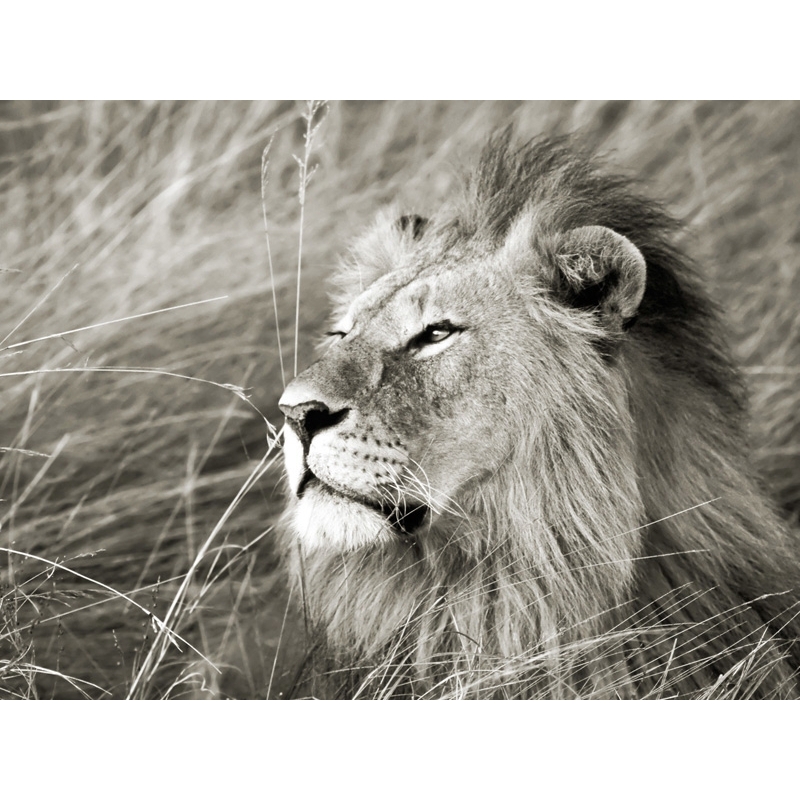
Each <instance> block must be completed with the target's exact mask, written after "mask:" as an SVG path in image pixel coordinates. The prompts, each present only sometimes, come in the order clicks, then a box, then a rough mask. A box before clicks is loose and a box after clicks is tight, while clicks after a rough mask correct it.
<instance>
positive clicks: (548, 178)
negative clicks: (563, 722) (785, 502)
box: [285, 135, 800, 698]
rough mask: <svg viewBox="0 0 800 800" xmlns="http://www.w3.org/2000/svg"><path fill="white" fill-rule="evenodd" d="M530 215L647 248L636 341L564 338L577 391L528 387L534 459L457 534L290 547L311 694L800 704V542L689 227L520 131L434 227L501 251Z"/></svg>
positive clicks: (486, 158)
mask: <svg viewBox="0 0 800 800" xmlns="http://www.w3.org/2000/svg"><path fill="white" fill-rule="evenodd" d="M531 211H532V213H533V214H534V215H535V216H536V219H537V221H538V224H539V225H540V226H542V228H543V229H548V230H552V231H554V232H558V231H569V230H571V229H574V228H578V227H580V226H588V225H597V226H605V227H608V228H610V229H612V230H613V231H616V232H617V233H619V234H622V235H623V236H625V237H627V238H628V239H629V240H630V241H631V242H633V244H635V245H636V247H638V249H639V250H640V251H641V253H642V254H643V256H644V258H645V260H646V264H647V284H646V290H645V295H644V299H643V301H642V303H641V306H640V308H639V313H638V316H637V318H636V320H635V324H634V325H633V326H632V327H631V328H630V330H628V331H626V332H625V334H624V341H623V343H622V344H621V345H620V347H619V349H618V350H617V351H615V353H614V354H613V355H609V356H607V357H603V355H602V353H601V354H600V355H598V356H597V357H594V358H587V355H586V353H585V352H583V351H581V352H577V351H574V350H570V349H565V348H564V347H563V346H562V340H561V339H560V338H559V336H558V331H555V330H554V331H553V337H552V342H553V347H552V351H551V352H548V353H547V358H549V359H551V360H552V362H553V364H555V365H556V366H557V367H558V369H559V370H560V371H561V374H562V375H563V382H562V383H561V384H560V385H558V386H554V385H536V386H531V387H530V400H531V402H530V404H529V405H527V406H526V407H521V408H518V409H516V419H517V421H518V431H516V433H518V436H519V440H520V443H521V444H520V446H519V447H518V448H517V449H516V450H515V454H514V463H512V464H509V465H507V467H508V468H504V469H503V470H501V471H499V472H498V474H496V475H495V476H493V477H492V479H491V480H487V481H486V482H485V483H484V484H483V485H482V486H481V487H479V491H476V492H474V493H473V494H474V497H473V499H472V500H471V501H470V504H469V507H467V508H466V509H465V511H466V512H467V514H468V520H469V524H468V525H467V526H466V527H463V528H461V529H460V530H459V531H458V532H457V533H454V532H453V531H442V532H438V533H437V532H433V533H432V535H431V536H430V537H427V538H426V537H420V541H419V542H417V543H416V544H415V545H413V546H412V545H409V544H407V543H404V542H401V541H400V540H398V542H397V543H395V544H393V545H386V544H385V543H381V544H380V545H376V546H375V547H364V548H361V549H358V550H354V551H350V552H334V551H328V550H326V549H324V548H323V549H317V550H313V551H309V552H305V551H303V549H302V548H301V547H300V546H299V545H298V543H297V542H296V541H295V540H294V539H293V538H292V537H290V536H288V535H287V537H286V542H285V552H286V558H287V561H288V563H289V567H290V570H291V572H292V575H293V576H294V579H295V584H296V586H297V591H298V592H299V593H300V594H301V595H302V604H303V608H304V611H305V614H306V617H307V620H308V624H309V627H310V630H311V632H312V634H313V636H314V641H315V644H314V647H313V649H312V655H311V661H310V664H311V669H310V673H309V674H310V678H309V682H307V683H306V684H304V689H303V691H304V692H311V693H314V694H318V695H320V694H322V695H326V696H368V697H389V696H393V697H433V696H453V697H514V698H524V697H662V696H678V697H697V696H702V697H732V696H735V697H789V696H794V695H795V694H796V692H797V682H796V677H795V676H796V672H797V669H798V666H800V645H798V638H800V637H799V636H798V635H799V634H800V624H798V621H797V614H798V595H799V593H800V570H799V569H798V558H797V547H796V544H795V541H794V539H793V538H792V535H791V534H790V532H789V530H787V528H786V527H785V526H784V524H783V523H782V522H781V520H780V518H779V516H778V515H777V514H776V512H775V510H774V509H773V508H772V507H771V505H770V502H769V501H768V500H767V499H766V497H765V495H764V493H763V491H762V490H761V489H760V488H759V486H758V483H757V478H756V476H755V475H753V474H752V473H751V469H750V466H749V451H748V446H747V436H746V404H745V395H744V392H743V389H742V386H741V383H740V380H739V377H738V374H737V370H736V369H735V367H734V366H733V364H732V362H731V358H730V357H729V355H728V351H727V349H726V347H725V344H724V337H723V335H722V329H721V325H720V322H719V319H720V318H719V314H718V311H717V310H716V309H715V308H714V307H713V305H712V303H711V302H710V300H709V298H708V297H707V296H706V294H705V292H704V291H703V289H702V288H701V286H700V284H699V282H698V279H697V277H696V269H695V267H694V266H693V264H692V263H691V261H690V260H689V259H688V258H687V256H686V255H684V254H683V253H682V252H681V250H680V249H678V248H677V247H676V246H675V245H674V243H673V241H674V237H675V234H676V233H677V232H678V231H679V229H680V226H679V224H678V223H676V221H675V220H673V219H672V218H671V217H670V216H669V215H667V214H666V213H665V212H664V211H663V210H662V209H661V208H660V207H659V206H658V205H657V204H655V203H653V202H651V201H650V200H648V199H646V198H645V197H643V196H641V194H640V192H639V190H638V189H637V188H636V187H635V184H634V183H633V182H632V181H631V180H629V179H627V178H622V177H619V176H615V175H609V174H607V172H606V171H605V168H604V167H603V166H602V165H601V164H600V163H599V162H597V161H596V160H595V159H594V158H592V157H590V156H588V155H586V154H582V153H581V152H579V151H577V150H576V149H575V146H574V143H570V142H565V141H564V140H559V141H552V140H550V141H542V140H540V141H535V142H533V143H530V144H527V145H525V146H522V147H515V146H513V145H512V144H511V143H510V136H509V135H504V136H501V137H497V138H495V139H494V140H493V141H492V142H491V143H490V145H489V146H488V147H487V148H486V150H485V151H484V153H483V156H482V158H481V160H480V162H479V166H478V168H477V170H476V171H475V172H474V173H473V174H472V177H471V179H470V180H469V181H468V182H467V183H466V188H465V191H464V193H463V196H462V197H461V199H460V200H459V201H458V202H457V203H456V204H455V205H454V206H453V207H451V208H450V209H449V210H447V211H445V212H443V213H442V215H440V217H439V218H438V219H436V218H434V220H432V222H431V225H437V226H438V230H439V231H440V233H441V235H442V236H444V238H445V239H448V237H449V241H450V242H451V243H452V245H453V246H456V245H457V244H458V243H459V242H465V241H472V240H480V241H482V242H490V243H495V244H496V246H497V247H499V246H500V244H501V243H502V242H503V241H504V240H505V238H506V237H507V235H508V233H509V231H510V230H512V227H513V225H514V223H515V221H516V220H517V219H518V218H519V217H520V215H521V214H523V212H526V213H531ZM371 237H372V238H371V239H370V242H371V243H369V242H368V243H367V244H362V245H361V251H360V253H361V260H362V264H363V263H365V262H366V261H368V259H366V258H364V252H365V250H368V249H369V248H370V247H375V246H376V245H375V234H374V233H373V234H371ZM541 246H542V247H543V248H545V249H546V247H547V244H546V242H545V243H544V244H542V245H541ZM510 377H511V376H505V375H501V374H498V375H496V376H495V379H496V381H497V385H498V386H502V384H503V382H504V381H506V380H508V379H509V378H510ZM541 408H550V409H554V410H553V413H552V414H550V416H549V418H548V419H547V420H545V421H544V422H543V421H542V420H541V418H540V415H539V413H538V410H539V409H541ZM534 424H536V425H538V426H539V436H538V437H537V438H536V439H535V440H534V439H533V438H531V437H530V436H529V435H528V431H529V429H530V428H532V427H533V426H534ZM542 425H544V426H545V428H544V429H542V427H541V426H542ZM534 475H535V476H536V478H535V480H534Z"/></svg>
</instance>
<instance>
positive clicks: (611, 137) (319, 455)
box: [0, 100, 800, 700]
mask: <svg viewBox="0 0 800 800" xmlns="http://www.w3.org/2000/svg"><path fill="white" fill-rule="evenodd" d="M798 131H800V103H798V102H792V101H733V100H726V101H696V100H691V101H643V100H637V101H620V100H614V101H600V100H590V101H552V100H551V101H538V102H532V101H531V102H529V101H526V102H522V101H484V102H478V101H474V102H473V101H429V100H426V101H305V100H299V101H255V102H246V101H207V100H203V101H180V102H178V101H175V102H172V101H99V100H93V101H67V100H60V101H52V102H50V101H43V100H37V101H22V100H11V101H3V102H2V103H0V286H1V287H2V288H1V289H0V296H2V299H3V308H4V313H3V318H2V320H3V321H2V330H0V397H1V398H2V400H1V402H2V408H3V413H2V415H1V416H0V697H2V698H8V699H12V698H15V699H48V700H49V699H196V700H199V699H246V700H254V699H307V698H316V699H328V700H332V699H373V700H376V699H478V700H494V699H561V700H565V699H714V700H722V699H793V698H796V697H797V696H798V694H800V411H799V410H798V399H799V398H800V136H799V135H798Z"/></svg>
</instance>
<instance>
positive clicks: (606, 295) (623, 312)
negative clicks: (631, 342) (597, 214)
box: [556, 225, 647, 331]
mask: <svg viewBox="0 0 800 800" xmlns="http://www.w3.org/2000/svg"><path fill="white" fill-rule="evenodd" d="M556 258H557V260H558V269H559V275H558V278H557V283H558V292H559V294H560V295H561V299H562V300H563V301H564V302H566V303H567V304H569V305H571V306H573V307H574V308H585V309H591V308H594V309H597V310H598V311H599V312H600V315H601V317H602V319H603V322H604V324H605V325H606V326H607V327H608V328H609V329H610V330H613V331H621V330H624V329H625V328H626V327H628V324H629V323H630V322H631V321H632V320H633V319H634V317H635V316H636V313H637V311H638V309H639V304H640V303H641V302H642V297H643V296H644V288H645V281H646V276H647V267H646V265H645V260H644V256H643V255H642V254H641V252H640V251H639V249H638V248H637V247H636V246H635V245H634V244H633V242H631V241H630V240H629V239H626V238H625V237H624V236H621V235H620V234H618V233H615V232H614V231H612V230H611V229H610V228H604V227H601V226H599V225H590V226H587V227H585V228H575V229H574V230H571V231H569V232H568V233H566V234H564V235H563V236H562V237H561V239H560V240H559V242H558V246H557V256H556Z"/></svg>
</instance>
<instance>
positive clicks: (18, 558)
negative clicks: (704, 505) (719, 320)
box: [0, 101, 800, 698]
mask: <svg viewBox="0 0 800 800" xmlns="http://www.w3.org/2000/svg"><path fill="white" fill-rule="evenodd" d="M306 108H307V107H306V105H305V103H295V102H255V103H243V102H216V103H215V102H158V103H135V102H89V103H81V102H52V103H51V102H30V103H27V102H19V101H14V102H5V103H2V104H0V286H1V287H2V289H1V290H0V292H1V296H2V307H3V315H2V330H0V340H2V344H0V398H2V399H1V400H0V402H1V403H2V409H3V413H2V415H0V498H1V499H2V502H0V524H1V527H0V547H2V548H4V549H2V550H0V598H2V606H1V607H0V696H8V697H14V696H16V697H82V696H89V697H125V696H128V694H132V695H133V696H139V697H184V696H185V697H201V696H208V697H243V698H250V697H264V696H265V695H266V694H267V692H268V691H269V692H270V694H271V696H281V693H283V692H286V691H288V689H289V688H290V687H291V683H292V678H293V671H294V669H295V667H296V665H297V663H298V661H299V660H300V659H301V657H302V650H303V640H302V623H301V621H300V619H299V616H298V614H297V612H296V610H295V609H294V607H293V606H292V605H291V604H290V605H287V597H286V593H285V590H284V586H283V580H282V578H281V575H280V572H279V571H278V570H276V563H277V560H276V553H275V552H274V549H273V546H272V538H273V537H272V536H271V530H272V527H273V526H274V525H275V523H276V521H277V518H278V516H279V513H280V510H281V505H282V499H281V490H280V464H279V463H277V464H276V465H274V466H273V467H271V468H270V469H268V470H267V471H266V473H265V474H264V475H263V477H261V478H260V479H259V480H258V481H257V482H256V484H255V485H254V486H253V488H252V489H251V490H250V491H249V492H248V493H247V495H246V496H245V497H244V498H243V499H242V500H241V501H240V502H239V503H238V504H236V506H235V508H234V509H233V510H232V512H231V513H230V515H229V516H227V517H226V518H225V520H224V524H222V526H221V527H219V530H218V534H217V536H216V537H215V539H214V541H213V542H212V544H211V547H210V549H209V552H208V553H207V554H206V555H205V557H204V558H203V559H202V561H201V562H200V564H199V567H198V568H197V569H196V570H195V571H193V572H192V577H191V580H190V581H189V585H188V593H187V594H186V595H185V597H183V599H182V601H181V603H180V609H179V610H180V612H181V613H180V614H179V615H178V616H175V617H171V619H172V620H173V623H174V624H173V625H172V629H173V630H174V631H175V633H177V634H178V635H180V636H181V637H183V638H184V639H185V640H186V641H187V642H188V643H190V644H191V646H192V647H194V648H196V650H197V651H199V652H200V653H202V654H203V655H204V656H205V658H206V660H203V659H201V658H200V656H199V655H198V654H197V652H195V651H193V650H192V649H191V648H189V647H188V646H187V645H186V644H182V643H178V644H179V645H180V650H179V649H178V647H176V646H170V647H169V648H168V649H167V650H166V651H165V653H164V654H163V657H160V656H159V658H157V659H156V660H155V661H154V662H151V665H150V667H149V668H148V669H146V670H145V671H144V672H141V671H142V669H143V666H146V665H145V661H144V660H145V657H146V656H147V654H148V653H149V652H150V651H151V648H152V646H153V643H154V639H155V636H156V630H157V623H154V622H153V620H152V619H151V617H150V616H149V615H150V614H153V615H155V616H156V617H159V618H163V616H164V615H165V614H166V613H167V610H168V608H169V606H170V603H171V602H172V600H173V598H174V597H175V593H176V591H177V589H178V586H179V584H180V583H181V581H182V580H183V578H184V576H185V575H186V574H187V571H188V570H189V569H190V566H191V564H192V562H193V560H194V557H195V555H196V554H197V553H198V551H199V549H200V548H201V547H202V546H203V543H204V542H205V541H206V540H207V539H208V537H209V535H210V534H211V532H212V531H213V530H214V529H215V526H217V525H218V522H219V521H220V519H221V518H222V517H223V515H224V514H225V512H226V510H227V509H229V506H230V505H231V502H232V501H233V499H234V497H235V496H236V495H237V492H239V490H240V488H241V487H242V486H243V485H244V484H245V481H247V479H248V476H250V475H251V474H252V473H253V472H254V470H255V469H256V468H257V465H258V464H259V462H260V460H261V459H263V458H264V457H265V455H266V454H267V452H268V437H269V429H268V426H267V423H266V422H265V419H264V418H263V417H262V416H261V414H259V413H258V411H256V410H254V408H253V406H254V407H255V409H258V410H259V411H260V412H261V413H263V415H264V417H266V418H267V419H268V420H270V421H271V422H272V423H273V424H275V425H279V424H280V419H279V415H278V414H277V413H276V410H277V409H276V401H277V398H278V396H279V395H280V392H281V390H282V377H281V368H280V362H279V358H278V347H277V336H276V321H275V315H274V312H273V298H272V290H273V281H272V280H271V279H270V267H269V260H268V251H267V244H266V241H265V232H264V225H263V219H262V201H261V154H262V150H263V149H264V147H265V145H266V144H267V143H268V142H269V141H270V138H271V137H272V136H273V135H274V139H273V143H272V147H271V150H270V156H269V172H268V184H267V187H266V193H265V205H266V214H267V219H268V229H269V244H270V253H271V256H272V262H273V270H274V290H275V293H276V301H277V308H278V317H279V319H278V324H279V328H280V337H281V344H282V352H283V361H284V368H285V370H286V374H287V375H289V376H290V375H291V373H292V362H293V359H294V336H295V311H296V309H295V292H296V271H297V248H298V237H299V218H300V214H299V212H300V205H299V202H298V165H297V163H296V161H295V159H294V156H299V157H301V158H302V156H303V153H304V145H305V141H304V134H305V132H306V129H307V125H306V120H305V119H304V118H303V115H304V114H305V113H306ZM314 121H315V122H316V121H321V127H320V129H319V132H318V135H317V136H316V138H315V141H314V149H313V152H312V154H311V160H310V166H312V167H314V166H315V167H316V171H315V172H314V174H313V176H312V178H311V181H310V184H309V187H308V191H307V196H306V201H305V214H304V225H303V260H302V285H301V301H300V306H299V319H300V330H299V350H298V353H297V358H298V362H299V366H300V368H301V369H302V368H303V367H304V366H305V365H307V364H308V363H309V362H310V361H311V360H312V358H313V346H314V340H315V334H317V333H319V332H321V331H322V330H324V327H325V317H326V314H327V304H326V279H327V277H328V276H329V275H330V274H331V272H332V270H333V269H334V268H335V264H336V259H337V254H338V253H340V252H342V250H343V249H344V248H345V247H346V246H347V243H348V241H349V240H350V239H351V238H352V237H353V235H354V234H356V233H357V232H358V231H359V229H360V228H361V227H362V226H363V225H365V224H366V223H368V222H369V221H370V219H371V217H372V215H373V214H374V212H375V210H376V208H378V207H379V206H381V205H383V204H386V203H392V202H395V203H397V204H398V208H399V209H400V210H409V211H411V210H413V211H418V212H420V213H423V214H424V213H426V212H430V211H433V210H435V209H436V207H437V205H438V204H439V203H440V202H441V201H442V200H443V199H444V198H446V196H447V195H448V193H449V192H451V191H452V190H453V189H454V188H455V186H457V184H458V183H459V181H460V168H461V166H462V165H464V164H469V162H470V161H471V159H472V158H473V157H474V155H475V153H476V152H477V150H478V149H479V147H480V145H481V144H482V143H483V142H484V141H485V139H486V137H487V136H488V135H489V134H490V133H491V132H492V131H493V130H495V129H496V128H498V127H500V126H504V125H506V124H509V123H514V124H515V126H516V128H517V131H518V134H519V136H520V137H521V138H524V137H528V136H532V135H537V134H540V133H549V134H561V133H567V132H571V131H580V132H581V133H582V134H583V135H584V136H585V137H586V140H587V141H588V143H589V144H590V145H591V146H592V147H594V148H596V149H597V150H599V151H602V152H604V153H609V154H610V159H611V161H612V163H614V164H616V165H618V166H619V167H620V168H621V169H622V170H624V171H627V172H630V173H633V174H635V175H637V176H638V177H639V178H640V179H641V181H642V182H643V184H644V187H645V190H646V191H647V192H649V193H650V194H652V195H654V196H656V197H660V198H662V199H663V200H664V201H665V202H666V203H667V205H668V207H669V209H670V210H671V211H672V212H673V213H675V214H676V215H678V216H680V217H682V218H683V219H685V220H686V222H687V234H686V237H685V241H684V245H685V246H686V248H687V249H688V250H689V252H690V253H691V254H692V255H694V256H695V257H696V258H697V259H698V260H699V261H700V263H701V264H702V265H703V272H704V274H705V275H706V277H707V280H708V286H709V290H710V291H711V293H712V294H713V296H714V297H715V298H716V299H717V300H718V301H719V302H720V303H721V305H722V307H723V309H724V318H725V321H726V323H727V324H728V327H729V329H730V332H731V340H732V343H733V345H734V348H735V352H736V355H737V357H738V358H739V360H740V362H741V363H742V365H743V366H744V368H745V371H746V375H747V378H748V381H749V384H750V387H751V393H752V406H753V431H752V435H753V447H754V462H755V463H756V465H757V467H758V468H759V469H760V470H761V473H762V474H763V476H764V482H765V486H766V487H767V490H768V491H769V492H770V493H771V495H772V496H773V497H774V498H775V500H776V502H777V503H778V504H779V505H780V506H781V507H782V508H783V510H784V511H785V513H786V515H787V516H788V517H789V518H790V519H791V520H792V523H793V524H794V525H795V526H797V524H798V517H799V516H800V418H798V411H797V400H798V396H799V395H800V314H798V311H799V310H800V213H799V212H800V134H798V131H800V104H797V103H787V102H784V103H765V102H757V103H739V102H720V103H716V102H680V103H663V102H631V103H627V102H594V101H593V102H538V103H517V102H486V103H467V102H387V103H375V102H343V103H330V104H329V105H328V106H327V109H325V110H323V111H322V112H321V113H320V114H318V115H317V117H315V120H314ZM59 282H60V283H59ZM54 287H57V288H54ZM221 295H225V296H227V297H226V299H224V300H218V301H215V302H211V303H205V304H202V305H193V306H190V307H187V308H182V309H176V310H174V311H169V312H166V313H163V314H158V315H154V316H149V317H144V318H141V319H134V320H128V321H125V322H120V323H118V324H113V325H108V326H104V327H99V328H92V329H89V330H85V331H80V332H77V333H72V334H65V335H63V336H61V335H56V334H61V333H63V332H65V331H71V330H74V329H76V328H82V327H84V326H90V325H93V324H95V323H98V322H103V321H106V320H114V319H121V318H125V317H129V316H133V315H138V314H143V313H146V312H151V311H155V310H158V309H164V308H170V307H173V306H179V305H184V304H189V303H195V302H197V301H202V300H207V299H210V298H214V297H218V296H221ZM32 310H33V313H31V311H32ZM38 337H51V338H47V339H45V340H43V341H39V342H34V343H31V344H27V345H24V346H21V347H12V345H15V344H17V343H20V342H28V341H30V340H33V339H37V338H38ZM110 367H115V368H119V367H125V368H141V369H145V370H158V371H164V372H169V373H174V375H183V376H189V377H191V378H199V379H202V380H203V381H207V382H198V381H190V380H186V379H183V378H180V377H175V376H167V375H163V374H153V373H144V372H136V373H121V372H101V371H97V370H98V369H99V368H110ZM56 370H69V371H66V372H59V371H56ZM93 370H94V371H93ZM232 387H245V389H246V393H247V396H248V397H249V400H250V402H251V403H252V406H251V405H250V404H249V403H248V402H246V401H245V400H244V399H243V398H242V397H241V393H240V392H238V391H237V390H236V389H235V388H232ZM276 452H277V451H273V453H272V454H273V455H274V454H276ZM10 550H11V551H15V552H14V553H10V552H9V551H10ZM19 553H24V554H28V557H25V556H24V555H19ZM41 559H45V560H44V561H42V560H41ZM52 562H55V564H57V566H56V565H54V563H52ZM65 568H66V569H65ZM68 570H71V571H68ZM92 581H96V582H97V583H93V582H92ZM100 584H102V585H100ZM115 592H116V593H119V594H116V593H115ZM120 595H123V596H120ZM131 600H133V601H135V602H136V603H137V604H138V606H136V605H134V604H133V603H132V602H131ZM287 611H288V613H286V612H287ZM284 621H285V626H284ZM282 628H283V633H282V634H281V631H282ZM279 640H280V651H279V652H278V654H277V657H276V650H277V649H278V643H279ZM212 665H213V666H212ZM213 667H216V668H217V669H218V670H219V672H218V671H217V669H214V668H213ZM140 672H141V675H140V679H139V680H136V679H135V676H137V675H139V674H140Z"/></svg>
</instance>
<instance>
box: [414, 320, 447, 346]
mask: <svg viewBox="0 0 800 800" xmlns="http://www.w3.org/2000/svg"><path fill="white" fill-rule="evenodd" d="M453 331H454V329H453V328H443V327H439V326H437V325H430V326H429V327H427V328H425V330H424V331H422V333H421V334H420V335H419V336H418V337H417V341H418V343H419V344H436V343H437V342H442V341H444V340H445V339H446V338H447V337H448V336H450V335H451V334H452V333H453Z"/></svg>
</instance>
